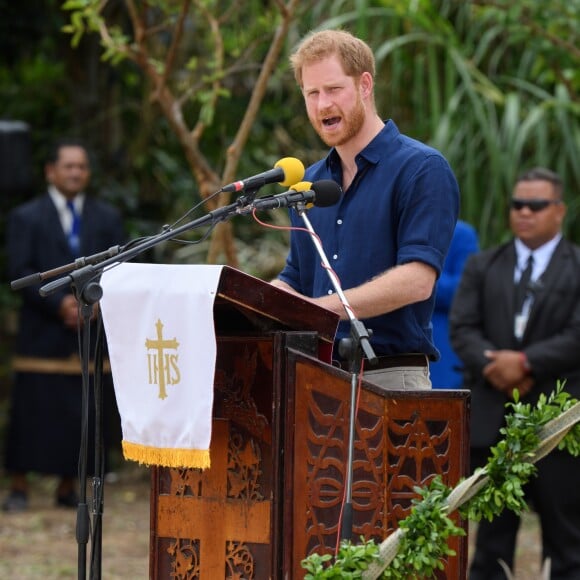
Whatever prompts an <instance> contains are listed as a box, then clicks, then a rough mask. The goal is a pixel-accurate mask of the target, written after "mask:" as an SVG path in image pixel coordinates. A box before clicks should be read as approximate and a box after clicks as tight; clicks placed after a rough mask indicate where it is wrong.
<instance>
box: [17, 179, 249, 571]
mask: <svg viewBox="0 0 580 580" xmlns="http://www.w3.org/2000/svg"><path fill="white" fill-rule="evenodd" d="M256 191H257V188H256V189H252V190H248V191H247V195H245V196H240V197H239V198H238V199H237V200H236V202H235V203H232V204H229V205H226V206H223V207H220V208H218V209H216V210H214V211H211V212H209V213H208V214H206V215H205V216H203V217H201V218H198V219H196V220H193V221H191V222H188V223H186V224H183V225H181V226H179V227H177V228H174V229H172V228H164V230H163V231H162V232H161V233H160V234H158V235H156V236H152V237H151V238H147V239H146V240H144V241H143V242H141V243H139V244H136V245H134V246H132V247H130V246H131V245H130V244H128V245H127V246H124V248H121V247H120V246H113V247H111V248H109V249H108V250H106V251H104V252H99V253H97V254H94V255H92V256H88V257H83V258H78V259H77V260H75V261H74V262H71V263H70V264H65V265H63V266H60V267H58V268H54V269H52V270H47V271H45V272H37V273H35V274H31V275H28V276H25V277H23V278H19V279H17V280H14V281H12V282H11V287H12V289H13V290H18V289H21V288H24V287H26V286H30V285H32V284H36V283H38V282H40V281H44V280H46V279H48V278H51V277H55V276H58V275H61V274H65V273H66V272H70V273H69V274H66V275H65V276H62V277H61V278H58V279H57V280H54V281H52V282H49V283H48V284H45V285H43V286H41V287H40V289H39V294H40V295H41V296H42V297H46V296H49V295H50V294H52V293H54V292H56V291H57V290H60V289H61V288H63V287H65V286H70V287H71V288H72V291H73V294H74V295H75V297H76V299H77V300H78V302H79V305H80V309H79V310H80V317H81V321H80V322H81V324H82V334H81V345H80V358H81V372H82V403H81V411H82V421H81V449H80V457H79V488H80V489H79V504H78V506H77V522H76V534H75V535H76V541H77V544H78V553H77V559H78V578H79V580H85V578H86V566H87V544H88V541H89V537H90V528H91V525H90V524H91V522H90V517H89V510H88V505H87V499H86V485H87V456H88V423H89V377H90V372H89V361H90V321H91V318H92V314H93V306H94V304H96V303H97V302H98V301H99V300H100V299H101V297H102V295H103V289H102V287H101V285H100V284H99V282H98V281H97V279H98V278H99V277H100V275H101V274H102V272H103V271H104V269H105V268H106V267H107V266H112V265H113V264H115V265H117V264H120V263H123V262H127V261H129V260H130V259H132V258H134V257H136V256H138V255H139V254H141V253H143V252H145V251H146V250H148V249H150V248H152V247H154V246H156V245H158V244H160V243H161V242H164V241H165V240H168V239H170V238H172V237H175V236H176V235H179V234H181V233H183V232H186V231H188V230H191V229H194V228H197V227H200V226H204V225H208V224H210V225H211V227H214V226H215V225H216V224H217V223H219V222H220V221H224V220H226V219H229V218H230V217H232V216H234V215H236V214H243V213H244V210H245V208H246V207H247V206H248V205H249V204H251V203H252V202H253V200H254V197H255V192H256ZM99 330H100V327H99ZM99 337H101V335H100V332H99ZM101 338H102V337H101ZM97 351H98V355H99V360H97V356H95V476H94V478H93V506H92V511H93V516H94V529H93V548H94V550H93V553H92V554H91V566H90V574H91V575H90V577H91V579H93V578H94V579H95V580H100V578H101V561H100V560H101V556H102V552H101V537H102V526H101V521H102V512H103V495H102V489H103V478H102V471H104V459H103V453H102V451H103V450H102V432H101V423H102V415H101V404H100V403H101V398H102V390H101V375H102V362H103V361H102V351H101V350H100V349H99V347H98V345H97ZM96 354H97V353H96Z"/></svg>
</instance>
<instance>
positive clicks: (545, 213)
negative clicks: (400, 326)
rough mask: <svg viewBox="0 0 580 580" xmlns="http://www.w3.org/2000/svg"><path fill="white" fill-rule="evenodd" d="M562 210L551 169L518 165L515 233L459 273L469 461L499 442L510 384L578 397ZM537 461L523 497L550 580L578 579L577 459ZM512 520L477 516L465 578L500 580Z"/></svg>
mask: <svg viewBox="0 0 580 580" xmlns="http://www.w3.org/2000/svg"><path fill="white" fill-rule="evenodd" d="M565 215H566V206H565V204H564V200H563V185H562V181H561V179H560V178H559V176H558V175H556V174H555V173H553V172H552V171H549V170H547V169H543V168H536V169H532V170H530V171H528V172H526V173H525V174H523V175H522V176H521V177H520V178H519V179H518V180H517V182H516V185H515V188H514V191H513V196H512V199H511V209H510V225H511V229H512V232H513V234H514V239H513V240H512V241H510V242H508V243H505V244H503V245H500V246H499V247H495V248H492V249H489V250H487V251H484V252H481V253H479V254H475V255H473V256H472V257H471V258H470V259H469V261H468V263H467V264H466V267H465V270H464V272H463V276H462V280H461V283H460V286H459V288H458V291H457V294H456V296H455V299H454V302H453V306H452V310H451V317H450V329H451V341H452V344H453V348H454V349H455V351H456V352H457V354H458V356H459V358H460V359H461V360H462V362H463V364H464V366H465V381H464V384H465V387H466V388H469V389H471V397H472V399H471V401H472V402H471V463H472V469H474V468H475V467H478V466H481V465H485V464H486V463H487V458H488V457H489V448H490V447H491V446H493V445H495V444H496V443H497V442H498V441H499V438H500V434H499V429H500V428H501V427H502V426H503V425H504V415H505V413H506V412H507V409H506V408H505V404H506V403H507V402H508V401H510V400H512V397H513V395H512V393H513V390H514V389H518V391H519V393H520V395H521V400H522V401H523V402H525V403H531V404H532V405H533V404H535V403H536V402H537V400H538V397H539V396H540V394H541V393H545V394H546V395H548V394H550V393H551V392H552V391H554V390H555V388H556V384H557V381H558V380H563V379H565V380H566V387H565V388H566V390H567V391H569V392H570V393H571V394H572V396H573V397H575V398H577V399H580V247H578V246H576V245H574V244H572V243H570V242H569V241H567V240H565V239H564V238H563V237H562V233H561V228H562V222H563V220H564V217H565ZM537 468H538V477H534V478H532V480H531V482H530V483H529V484H528V485H527V486H526V500H527V501H528V502H530V503H531V505H532V506H533V508H534V510H535V511H536V512H537V513H538V515H539V518H540V524H541V529H542V540H543V558H544V559H546V558H550V559H551V569H552V573H551V578H552V580H556V579H557V580H577V579H578V578H580V493H579V492H578V490H579V489H580V458H575V457H572V456H570V455H569V454H568V453H566V452H565V451H557V450H555V451H553V452H552V453H550V454H549V455H548V456H547V457H545V458H544V459H542V460H540V461H539V462H538V463H537ZM519 525H520V518H519V517H518V516H517V515H515V514H514V513H513V512H511V511H509V510H505V511H504V512H503V513H502V514H501V515H500V516H499V517H497V518H495V519H494V520H493V521H492V522H488V521H482V522H480V524H479V526H478V531H477V541H476V551H475V555H474V558H473V562H472V565H471V569H470V576H469V577H470V579H471V580H484V579H485V580H491V579H496V578H497V579H498V580H500V579H501V580H505V574H504V572H503V571H502V568H501V567H500V565H499V564H498V560H499V559H501V560H503V561H504V562H505V563H506V564H508V566H510V568H513V560H514V551H515V545H516V534H517V531H518V527H519Z"/></svg>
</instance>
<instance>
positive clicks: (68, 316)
mask: <svg viewBox="0 0 580 580" xmlns="http://www.w3.org/2000/svg"><path fill="white" fill-rule="evenodd" d="M98 310H99V305H98V303H96V304H93V308H92V313H91V320H94V319H95V318H96V316H97V312H98ZM58 313H59V315H60V317H61V318H62V321H63V323H64V325H65V326H66V327H67V328H72V329H73V330H76V328H77V326H78V324H79V323H80V324H81V325H82V323H83V319H82V317H81V318H80V319H79V303H78V302H77V299H76V298H75V297H74V296H73V295H72V294H67V295H66V296H65V297H64V298H63V299H62V302H61V303H60V309H59V311H58Z"/></svg>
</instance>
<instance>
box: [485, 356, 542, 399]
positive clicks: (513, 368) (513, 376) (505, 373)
mask: <svg viewBox="0 0 580 580" xmlns="http://www.w3.org/2000/svg"><path fill="white" fill-rule="evenodd" d="M484 354H485V356H486V357H487V358H488V359H489V360H490V362H489V363H488V364H487V365H486V366H485V367H484V368H483V376H484V377H485V379H486V380H487V381H488V382H489V383H491V384H492V385H493V387H494V388H495V389H497V390H498V391H501V392H502V393H505V394H506V395H507V396H508V397H510V398H513V394H512V393H513V390H514V389H518V391H519V393H520V395H526V394H527V393H529V392H530V389H531V388H532V386H533V385H534V379H533V378H532V377H531V376H530V375H529V374H528V372H527V371H526V369H525V368H524V366H523V365H522V354H521V352H519V351H517V350H486V351H485V353H484Z"/></svg>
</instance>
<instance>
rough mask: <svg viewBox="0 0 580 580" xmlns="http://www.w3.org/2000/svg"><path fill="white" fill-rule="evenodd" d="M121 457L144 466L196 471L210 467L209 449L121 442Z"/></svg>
mask: <svg viewBox="0 0 580 580" xmlns="http://www.w3.org/2000/svg"><path fill="white" fill-rule="evenodd" d="M123 456H124V457H125V459H129V460H131V461H137V462H139V463H141V464H144V465H160V466H162V467H176V468H183V467H188V468H196V469H207V468H208V467H210V458H209V449H174V448H170V447H167V448H160V447H148V446H147V445H141V444H139V443H131V442H130V441H125V440H123Z"/></svg>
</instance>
